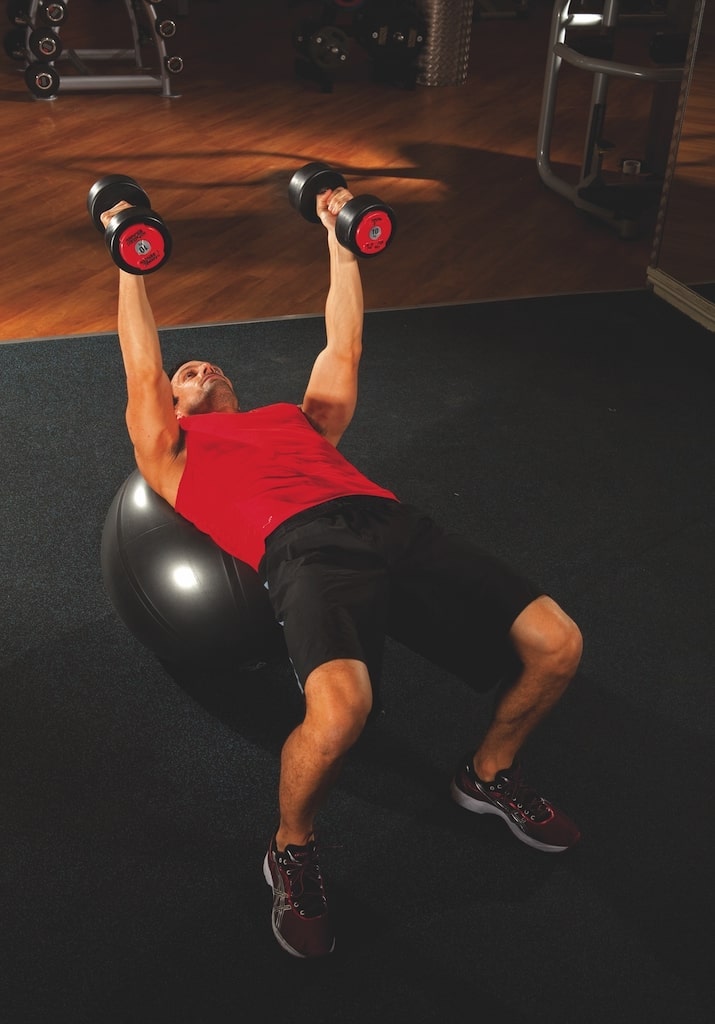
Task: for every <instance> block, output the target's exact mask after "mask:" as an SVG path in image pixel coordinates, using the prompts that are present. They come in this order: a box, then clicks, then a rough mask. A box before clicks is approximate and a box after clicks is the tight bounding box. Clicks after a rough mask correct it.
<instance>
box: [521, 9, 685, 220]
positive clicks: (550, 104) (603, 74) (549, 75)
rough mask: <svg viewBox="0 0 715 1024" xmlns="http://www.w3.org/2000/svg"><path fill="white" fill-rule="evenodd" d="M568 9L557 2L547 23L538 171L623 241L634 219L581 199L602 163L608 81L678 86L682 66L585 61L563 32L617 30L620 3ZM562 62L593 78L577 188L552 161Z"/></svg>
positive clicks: (566, 196)
mask: <svg viewBox="0 0 715 1024" xmlns="http://www.w3.org/2000/svg"><path fill="white" fill-rule="evenodd" d="M570 8H571V0H556V3H555V5H554V9H553V14H552V18H551V28H550V34H549V50H548V54H547V62H546V73H545V77H544V92H543V96H542V102H541V113H540V116H539V128H538V135H537V156H536V164H537V168H538V171H539V175H540V177H541V180H542V181H543V182H544V184H545V185H547V186H548V187H549V188H551V189H553V190H554V191H555V192H558V193H559V195H562V196H564V197H565V198H567V199H569V200H570V201H571V202H572V203H573V204H574V206H576V207H577V208H578V209H580V210H584V211H585V212H587V213H589V214H592V215H593V216H595V217H598V218H600V219H601V220H604V221H606V222H609V223H611V224H612V226H613V227H615V228H616V229H617V230H618V231H619V233H620V234H621V237H623V238H631V237H634V235H635V234H637V231H638V217H635V218H632V217H627V216H623V215H619V214H618V213H616V212H615V211H614V209H612V208H610V207H605V206H600V205H598V204H597V203H594V202H592V201H590V200H589V199H586V198H584V196H583V194H582V193H583V192H584V190H586V189H587V188H588V186H589V185H593V184H594V182H595V181H596V180H597V179H598V176H599V174H600V170H601V167H600V159H598V158H597V145H598V136H599V135H600V129H601V127H602V124H603V118H604V113H605V106H606V97H607V93H608V85H609V80H610V79H611V78H612V77H620V78H628V79H631V80H635V81H641V82H646V83H651V84H656V83H661V82H680V80H681V78H682V76H683V71H684V65H682V64H677V65H673V66H668V67H641V66H639V65H636V64H624V63H621V62H619V61H614V60H606V59H603V58H597V57H587V56H584V55H583V54H582V53H579V52H578V51H577V50H575V49H573V47H571V46H568V45H567V43H566V41H565V39H566V30H567V29H568V28H570V27H579V28H581V29H591V28H592V29H593V30H594V31H595V32H601V31H602V30H603V29H604V28H606V29H613V28H615V26H616V24H617V22H618V17H619V0H605V2H604V5H603V11H602V13H601V14H579V13H573V14H572V13H571V10H570ZM563 61H565V62H566V63H567V64H570V65H572V66H573V67H575V68H579V69H581V70H583V71H588V72H590V73H591V74H592V75H593V88H592V92H591V107H590V113H589V120H588V126H587V130H586V142H585V147H584V155H583V163H582V166H581V170H580V176H579V180H578V182H577V183H575V184H571V183H569V182H567V181H565V180H564V179H563V178H560V177H559V176H558V175H557V174H556V173H555V172H554V170H553V169H552V167H551V160H550V149H551V137H552V133H553V127H554V117H555V110H556V98H557V87H558V77H559V70H560V68H561V64H562V62H563Z"/></svg>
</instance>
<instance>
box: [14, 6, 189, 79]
mask: <svg viewBox="0 0 715 1024" xmlns="http://www.w3.org/2000/svg"><path fill="white" fill-rule="evenodd" d="M69 2H70V0H8V14H9V15H10V16H11V20H13V22H14V24H17V25H27V26H28V30H29V29H32V30H33V31H34V32H37V33H41V39H42V42H40V37H37V38H36V39H35V40H34V44H35V45H31V41H30V38H29V31H28V38H27V40H26V49H27V59H28V60H29V61H31V62H32V64H33V65H37V66H33V67H32V69H28V70H27V73H26V75H25V80H26V82H27V84H28V87H29V89H30V91H31V92H32V93H33V94H34V95H35V96H36V97H37V98H38V99H56V97H57V94H58V93H59V92H60V91H61V92H63V93H64V92H89V91H95V90H111V91H120V90H129V89H131V90H146V89H157V90H159V91H160V92H161V95H162V96H164V97H166V98H169V99H175V98H176V97H177V96H178V95H179V94H178V93H176V92H174V91H173V88H172V84H171V83H172V80H173V78H174V77H175V76H176V75H177V74H178V73H179V72H180V71H182V70H183V67H184V62H183V59H182V58H181V57H179V56H174V55H169V54H167V51H166V40H167V39H170V38H172V37H173V36H174V34H175V29H176V26H175V23H174V22H173V21H172V20H171V19H170V18H167V17H162V16H158V3H159V2H160V0H153V2H152V0H123V3H124V7H125V9H126V13H127V17H128V19H129V27H130V30H131V36H132V41H133V44H134V45H133V48H132V49H119V48H116V47H115V48H111V49H109V48H107V49H77V48H74V47H69V46H64V47H63V46H61V45H60V43H59V32H60V30H61V29H62V28H64V24H65V21H66V20H67V16H68V11H69ZM43 23H44V28H43V27H42V25H43ZM172 26H173V28H172ZM50 32H52V33H53V34H54V38H55V39H56V40H57V42H56V44H53V42H52V38H50V37H49V35H48V33H50ZM152 43H153V46H154V49H155V51H156V63H157V65H158V66H157V69H156V73H148V72H147V68H148V67H149V66H151V62H150V61H147V60H146V59H145V56H144V54H143V49H144V47H145V46H146V45H147V44H152ZM55 45H56V52H51V51H52V49H53V46H55ZM60 60H62V61H63V62H66V64H67V65H69V69H68V70H69V73H67V74H66V73H65V72H64V70H63V72H62V74H61V75H60V74H59V71H57V70H56V69H54V68H53V70H52V71H50V72H48V71H47V65H52V64H54V62H55V61H57V62H58V63H59V61H60ZM102 61H111V62H112V64H115V65H122V64H126V63H133V65H134V68H133V70H130V71H127V72H120V73H114V72H112V73H106V74H95V73H94V72H93V71H92V70H90V66H89V65H90V64H93V63H95V62H102ZM40 65H44V67H40Z"/></svg>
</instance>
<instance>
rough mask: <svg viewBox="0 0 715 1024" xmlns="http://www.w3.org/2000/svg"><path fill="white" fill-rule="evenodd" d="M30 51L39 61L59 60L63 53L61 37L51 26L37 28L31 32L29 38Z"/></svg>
mask: <svg viewBox="0 0 715 1024" xmlns="http://www.w3.org/2000/svg"><path fill="white" fill-rule="evenodd" d="M28 46H29V47H30V52H31V53H32V54H34V56H35V57H37V59H38V60H39V61H51V60H57V58H58V57H59V56H60V54H61V53H62V43H61V42H60V37H59V36H58V35H56V34H55V33H54V32H53V31H52V29H51V28H35V29H33V30H32V32H30V38H29V40H28Z"/></svg>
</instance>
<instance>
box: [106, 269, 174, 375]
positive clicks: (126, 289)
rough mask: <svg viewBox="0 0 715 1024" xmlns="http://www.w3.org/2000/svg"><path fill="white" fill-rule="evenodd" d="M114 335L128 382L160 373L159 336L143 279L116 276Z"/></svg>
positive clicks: (127, 275)
mask: <svg viewBox="0 0 715 1024" xmlns="http://www.w3.org/2000/svg"><path fill="white" fill-rule="evenodd" d="M117 331H118V334H119V345H120V348H121V350H122V358H123V360H124V369H125V371H126V374H127V380H128V381H131V380H132V379H133V378H135V377H136V378H138V379H140V380H142V379H146V378H147V377H148V376H149V377H155V376H157V375H159V374H161V373H162V372H163V361H162V355H161V347H160V345H159V334H158V332H157V329H156V322H155V320H154V314H153V312H152V309H151V306H150V305H149V299H148V297H147V293H146V286H145V283H144V278H143V277H141V276H139V275H136V274H127V273H125V272H124V271H120V272H119V300H118V308H117Z"/></svg>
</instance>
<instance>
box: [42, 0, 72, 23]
mask: <svg viewBox="0 0 715 1024" xmlns="http://www.w3.org/2000/svg"><path fill="white" fill-rule="evenodd" d="M37 13H38V14H39V15H40V21H43V22H44V23H45V25H61V24H62V22H63V21H64V20H65V18H66V17H67V3H66V2H65V0H40V2H39V5H38V9H37Z"/></svg>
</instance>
